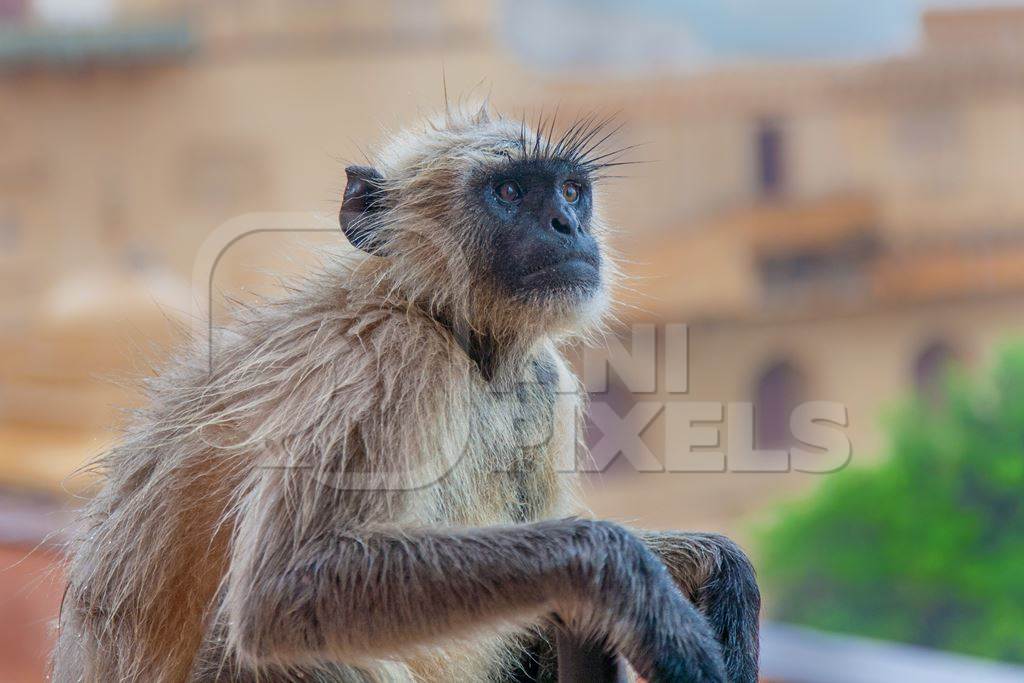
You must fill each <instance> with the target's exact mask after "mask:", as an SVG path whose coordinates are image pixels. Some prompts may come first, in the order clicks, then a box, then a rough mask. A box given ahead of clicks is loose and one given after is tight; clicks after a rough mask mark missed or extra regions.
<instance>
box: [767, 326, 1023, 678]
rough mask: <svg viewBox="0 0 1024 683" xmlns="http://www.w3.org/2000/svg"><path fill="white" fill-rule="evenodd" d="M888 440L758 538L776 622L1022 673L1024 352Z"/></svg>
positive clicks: (915, 404) (921, 407) (908, 421)
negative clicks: (989, 662) (877, 459)
mask: <svg viewBox="0 0 1024 683" xmlns="http://www.w3.org/2000/svg"><path fill="white" fill-rule="evenodd" d="M889 434H890V439H889V441H890V451H891V452H890V454H889V457H888V458H886V459H885V460H884V461H883V462H882V463H881V464H879V465H878V466H875V467H872V468H856V467H854V468H848V469H847V470H845V471H842V472H840V473H837V474H834V475H830V476H829V477H828V480H827V481H825V482H824V483H823V486H822V487H821V488H820V489H819V490H818V491H817V492H816V493H815V494H814V495H813V497H811V498H810V499H809V500H807V501H804V502H802V503H798V504H795V505H792V506H790V507H788V508H786V509H784V510H783V511H782V513H781V518H780V520H779V521H778V522H777V523H776V524H774V525H773V526H771V527H770V528H768V529H767V530H766V531H765V532H764V533H763V534H762V539H761V540H762V544H761V549H762V553H761V559H762V563H761V567H760V572H761V577H762V582H763V583H764V586H765V594H766V597H767V601H768V603H769V606H770V607H771V608H772V612H773V616H774V618H777V619H780V620H784V621H790V622H795V623H802V624H807V625H809V626H814V627H818V628H822V629H826V630H833V631H841V632H847V633H855V634H861V635H865V636H869V637H876V638H885V639H891V640H897V641H904V642H910V643H917V644H920V645H925V646H929V647H934V648H942V649H948V650H954V651H959V652H963V653H967V654H974V655H979V656H988V657H993V658H1000V659H1005V660H1010V661H1017V662H1024V345H1017V346H1013V347H1008V348H1006V349H1004V350H1003V352H1002V353H1001V354H1000V355H999V358H998V360H997V362H996V364H995V366H994V368H993V369H992V370H991V372H990V373H989V375H988V376H987V377H985V378H982V379H973V380H972V379H970V378H968V377H965V376H961V375H953V376H951V377H950V378H949V381H948V382H947V384H946V391H945V394H944V398H943V399H942V400H941V401H940V402H938V403H932V404H929V402H928V401H927V400H925V399H922V398H918V399H914V400H912V401H910V402H909V403H908V404H907V405H906V406H904V407H903V408H902V409H901V410H900V411H898V413H897V414H896V415H895V416H894V419H893V420H892V421H891V423H890V424H889Z"/></svg>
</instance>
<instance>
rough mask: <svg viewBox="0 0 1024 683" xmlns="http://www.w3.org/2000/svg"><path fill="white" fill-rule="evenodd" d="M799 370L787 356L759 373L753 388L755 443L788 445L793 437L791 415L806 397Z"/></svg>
mask: <svg viewBox="0 0 1024 683" xmlns="http://www.w3.org/2000/svg"><path fill="white" fill-rule="evenodd" d="M803 384H804V383H803V379H802V378H801V376H800V372H799V371H798V370H797V369H796V367H795V366H794V365H793V364H792V363H791V362H790V361H788V360H781V361H776V362H774V363H772V364H771V365H769V366H768V367H766V368H765V369H764V371H763V372H762V373H761V374H760V375H759V376H758V379H757V385H756V387H755V390H754V425H755V432H756V433H755V436H754V445H755V446H756V447H757V448H765V449H768V448H786V447H788V446H789V445H791V443H792V441H793V437H792V434H791V433H790V429H789V417H790V415H791V414H792V413H793V410H794V409H795V408H796V407H797V406H798V405H799V404H800V402H801V401H802V400H803V394H804V386H803Z"/></svg>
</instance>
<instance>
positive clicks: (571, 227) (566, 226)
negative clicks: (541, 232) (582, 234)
mask: <svg viewBox="0 0 1024 683" xmlns="http://www.w3.org/2000/svg"><path fill="white" fill-rule="evenodd" d="M551 229H552V230H554V231H555V232H557V233H559V234H561V235H565V236H566V237H572V236H574V235H575V234H576V233H578V232H579V229H580V224H579V221H578V220H576V217H575V216H573V215H571V214H569V213H568V212H565V211H558V212H556V213H555V215H553V216H552V217H551Z"/></svg>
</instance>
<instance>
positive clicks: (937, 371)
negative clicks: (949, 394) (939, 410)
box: [914, 339, 958, 402]
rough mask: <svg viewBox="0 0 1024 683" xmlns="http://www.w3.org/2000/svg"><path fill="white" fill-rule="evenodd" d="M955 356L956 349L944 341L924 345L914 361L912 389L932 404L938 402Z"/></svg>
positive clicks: (955, 358)
mask: <svg viewBox="0 0 1024 683" xmlns="http://www.w3.org/2000/svg"><path fill="white" fill-rule="evenodd" d="M957 356H958V354H957V352H956V349H954V348H953V346H952V345H951V344H949V343H948V342H946V341H944V340H941V339H939V340H936V341H932V342H930V343H928V344H926V345H925V346H924V347H923V348H922V349H921V350H920V351H919V352H918V354H917V357H916V358H915V359H914V388H915V389H916V390H917V392H918V394H920V395H921V396H923V397H925V398H926V399H928V400H929V401H932V402H937V401H940V400H941V399H942V395H943V390H944V389H945V387H944V386H943V382H944V381H945V378H946V373H948V372H949V368H950V366H951V365H952V364H953V363H954V362H955V361H956V360H957Z"/></svg>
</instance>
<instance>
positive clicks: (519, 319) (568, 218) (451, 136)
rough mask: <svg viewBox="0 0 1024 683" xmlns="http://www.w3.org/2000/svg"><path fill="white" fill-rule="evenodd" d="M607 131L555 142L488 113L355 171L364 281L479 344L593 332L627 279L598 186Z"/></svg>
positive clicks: (460, 117)
mask: <svg viewBox="0 0 1024 683" xmlns="http://www.w3.org/2000/svg"><path fill="white" fill-rule="evenodd" d="M606 125H607V121H599V120H597V119H595V118H593V117H592V118H590V119H582V120H580V121H578V122H576V123H575V124H573V125H571V126H569V127H568V128H567V129H566V130H565V132H564V133H562V134H561V136H560V137H559V138H558V139H553V138H552V137H551V131H548V132H547V134H544V132H543V131H540V132H531V131H529V130H528V129H527V128H526V126H525V125H524V124H522V123H516V122H512V121H509V120H506V119H502V118H500V117H497V118H492V117H491V116H489V115H488V113H487V111H486V109H481V110H480V111H479V112H477V113H475V114H472V115H465V114H455V113H452V112H449V113H447V114H446V115H445V116H444V117H442V118H441V119H440V120H439V121H434V122H431V123H428V124H427V125H426V126H424V127H423V128H421V129H418V130H411V131H406V132H404V133H401V134H399V135H397V136H396V137H395V138H394V139H393V140H392V141H391V143H390V144H389V145H387V146H386V147H385V148H384V149H383V151H382V152H381V153H380V154H379V155H378V156H377V158H376V159H375V163H374V167H370V166H350V167H349V168H347V169H346V172H347V174H348V184H347V186H346V188H345V196H344V200H343V203H342V208H341V228H342V230H343V231H344V233H345V235H346V237H347V238H348V239H349V241H350V242H351V243H352V244H353V245H354V246H356V247H358V248H359V249H361V250H362V251H363V252H366V253H367V254H370V255H372V257H374V258H367V259H365V260H364V262H363V264H361V265H360V269H362V270H364V272H369V273H372V274H373V276H374V278H375V282H376V283H377V284H378V285H383V286H385V287H388V288H389V292H390V293H392V294H395V295H399V296H401V297H402V298H405V299H408V300H411V301H415V302H417V303H419V304H423V305H426V306H427V307H428V309H429V310H430V312H431V313H432V314H434V315H438V316H444V317H446V318H448V319H450V320H454V321H455V322H456V323H460V324H465V325H468V326H469V328H470V329H472V330H474V331H477V332H483V333H486V334H489V335H495V336H498V337H509V336H514V335H523V334H527V335H529V334H556V335H557V334H567V333H574V332H579V331H583V330H586V329H588V328H589V327H590V326H591V325H593V324H595V323H596V322H597V320H598V319H599V318H600V316H601V313H602V312H603V310H604V308H605V304H606V301H607V298H608V297H607V292H608V289H609V286H610V281H611V279H612V276H613V274H614V272H615V269H614V266H613V264H612V263H611V261H610V260H609V258H608V255H607V252H606V248H605V246H604V232H605V230H604V227H603V224H602V222H601V220H600V218H599V214H598V209H597V203H598V202H597V190H596V187H595V182H596V181H597V179H598V176H599V175H600V172H601V169H602V168H604V167H605V166H607V165H609V164H608V163H607V162H608V156H607V155H602V152H600V151H598V150H599V148H600V141H601V138H602V137H604V136H606V135H607V133H606V132H604V128H605V126H606ZM549 127H553V126H549ZM538 128H541V129H542V128H544V126H543V125H541V126H538Z"/></svg>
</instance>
